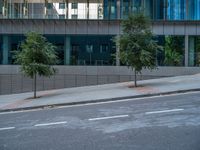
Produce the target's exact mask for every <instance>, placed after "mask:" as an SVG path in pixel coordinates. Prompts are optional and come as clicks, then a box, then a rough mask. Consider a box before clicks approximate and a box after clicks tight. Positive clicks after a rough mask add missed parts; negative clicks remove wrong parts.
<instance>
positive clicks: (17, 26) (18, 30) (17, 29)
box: [11, 20, 22, 34]
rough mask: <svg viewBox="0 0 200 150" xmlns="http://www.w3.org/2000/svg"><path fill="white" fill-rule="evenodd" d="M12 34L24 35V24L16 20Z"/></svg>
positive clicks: (13, 23)
mask: <svg viewBox="0 0 200 150" xmlns="http://www.w3.org/2000/svg"><path fill="white" fill-rule="evenodd" d="M11 26H12V33H13V34H20V33H22V22H21V21H20V20H15V22H12V25H11Z"/></svg>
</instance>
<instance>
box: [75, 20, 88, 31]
mask: <svg viewBox="0 0 200 150" xmlns="http://www.w3.org/2000/svg"><path fill="white" fill-rule="evenodd" d="M87 24H88V22H87V20H82V21H80V20H79V21H77V22H76V33H77V34H87V29H88V28H87Z"/></svg>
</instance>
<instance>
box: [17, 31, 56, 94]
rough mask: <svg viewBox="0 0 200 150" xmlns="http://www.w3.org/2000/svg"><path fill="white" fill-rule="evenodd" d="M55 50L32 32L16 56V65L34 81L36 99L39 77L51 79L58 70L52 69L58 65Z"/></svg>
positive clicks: (27, 35)
mask: <svg viewBox="0 0 200 150" xmlns="http://www.w3.org/2000/svg"><path fill="white" fill-rule="evenodd" d="M55 48H56V47H55V46H54V45H53V44H51V43H49V42H48V41H47V40H46V38H45V37H43V36H42V35H40V34H38V33H35V32H30V33H27V34H26V39H25V41H24V42H22V43H21V44H20V47H19V49H20V51H17V52H16V54H15V63H17V64H20V65H21V67H20V69H21V71H22V72H23V73H24V74H25V75H26V76H28V77H30V78H32V79H34V98H36V87H37V83H36V82H37V79H36V78H37V75H39V76H46V77H50V76H52V75H53V74H55V73H56V69H55V68H53V67H52V65H55V64H56V63H57V56H56V52H55Z"/></svg>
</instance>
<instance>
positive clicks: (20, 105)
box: [0, 74, 200, 112]
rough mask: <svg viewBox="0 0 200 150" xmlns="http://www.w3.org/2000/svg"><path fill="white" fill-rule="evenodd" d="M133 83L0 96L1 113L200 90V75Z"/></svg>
mask: <svg viewBox="0 0 200 150" xmlns="http://www.w3.org/2000/svg"><path fill="white" fill-rule="evenodd" d="M133 85H134V82H124V83H115V84H106V85H97V86H87V87H78V88H66V89H59V90H50V91H41V92H38V93H37V95H38V96H39V98H37V99H32V98H31V97H32V96H33V93H32V92H31V93H22V94H12V95H0V112H4V111H14V110H24V109H33V108H43V107H53V106H61V105H72V104H83V103H95V102H100V101H109V100H120V99H126V98H136V97H144V96H152V95H160V94H167V93H176V92H186V91H193V90H194V91H195V90H199V91H200V74H196V75H190V76H177V77H169V78H161V79H152V80H143V81H138V85H139V87H137V88H135V87H134V86H133Z"/></svg>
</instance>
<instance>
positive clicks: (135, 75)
mask: <svg viewBox="0 0 200 150" xmlns="http://www.w3.org/2000/svg"><path fill="white" fill-rule="evenodd" d="M135 87H137V71H136V70H135Z"/></svg>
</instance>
